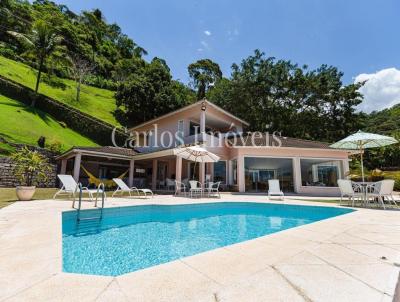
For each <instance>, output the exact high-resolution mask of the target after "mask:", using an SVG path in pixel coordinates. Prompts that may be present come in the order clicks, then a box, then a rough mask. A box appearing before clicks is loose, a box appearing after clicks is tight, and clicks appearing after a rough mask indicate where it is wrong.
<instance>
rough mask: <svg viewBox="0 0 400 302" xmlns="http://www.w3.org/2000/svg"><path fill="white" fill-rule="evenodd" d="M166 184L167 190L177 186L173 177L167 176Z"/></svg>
mask: <svg viewBox="0 0 400 302" xmlns="http://www.w3.org/2000/svg"><path fill="white" fill-rule="evenodd" d="M165 184H166V187H167V190H169V189H171V188H172V190H173V189H174V188H175V181H174V180H173V179H170V178H166V179H165Z"/></svg>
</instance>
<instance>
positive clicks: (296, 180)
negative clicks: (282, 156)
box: [293, 157, 301, 193]
mask: <svg viewBox="0 0 400 302" xmlns="http://www.w3.org/2000/svg"><path fill="white" fill-rule="evenodd" d="M293 186H294V192H295V193H299V192H300V188H301V165H300V158H299V157H294V158H293Z"/></svg>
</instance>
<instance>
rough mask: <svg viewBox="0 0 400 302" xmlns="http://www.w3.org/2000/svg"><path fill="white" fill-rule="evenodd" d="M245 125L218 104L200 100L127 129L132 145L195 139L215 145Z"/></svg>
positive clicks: (173, 144)
mask: <svg viewBox="0 0 400 302" xmlns="http://www.w3.org/2000/svg"><path fill="white" fill-rule="evenodd" d="M248 125H249V124H248V123H247V122H245V121H243V120H242V119H240V118H238V117H236V116H234V115H233V114H231V113H229V112H227V111H225V110H224V109H222V108H221V107H219V106H217V105H215V104H213V103H211V102H209V101H207V100H201V101H198V102H196V103H193V104H191V105H188V106H186V107H183V108H181V109H178V110H176V111H173V112H170V113H167V114H165V115H163V116H160V117H157V118H155V119H152V120H149V121H147V122H145V123H142V124H140V125H137V126H135V127H133V128H131V129H130V130H129V131H130V133H131V135H132V137H133V138H134V140H135V146H136V147H144V148H148V147H150V148H169V147H176V146H180V145H184V144H193V143H196V142H201V143H204V144H205V145H213V146H217V145H218V144H219V141H220V140H221V138H223V137H225V136H227V135H233V134H235V133H242V132H243V130H244V129H245V128H246V127H247V126H248Z"/></svg>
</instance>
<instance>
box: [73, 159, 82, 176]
mask: <svg viewBox="0 0 400 302" xmlns="http://www.w3.org/2000/svg"><path fill="white" fill-rule="evenodd" d="M81 159H82V154H81V153H77V154H76V155H75V160H74V175H73V177H74V179H75V181H76V182H78V181H79V172H80V169H81Z"/></svg>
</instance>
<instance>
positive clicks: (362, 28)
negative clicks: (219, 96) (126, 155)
mask: <svg viewBox="0 0 400 302" xmlns="http://www.w3.org/2000/svg"><path fill="white" fill-rule="evenodd" d="M56 2H58V3H63V4H66V5H68V7H69V8H70V9H72V10H73V11H75V12H78V11H80V10H83V9H85V10H87V9H93V8H100V9H101V10H102V11H103V13H104V15H105V16H106V19H107V21H108V22H116V23H118V24H119V25H120V26H121V28H122V30H123V32H124V33H126V34H128V35H129V36H130V37H131V38H132V39H134V40H135V42H137V43H138V44H139V45H141V46H142V47H144V48H145V49H146V50H148V52H149V55H148V57H147V59H148V60H150V59H151V58H152V57H154V56H158V57H161V58H164V59H166V61H167V63H168V65H169V66H170V68H171V71H172V73H173V75H174V77H175V78H176V79H180V80H181V81H183V82H188V80H189V79H188V75H187V66H188V64H190V63H192V62H194V61H196V60H198V59H201V58H210V59H212V60H214V61H216V62H217V63H219V64H220V66H221V69H222V71H223V73H224V75H226V76H228V75H229V74H230V66H231V64H232V63H233V62H236V63H239V62H240V61H241V59H243V58H245V57H247V56H248V55H250V54H252V52H253V50H254V49H256V48H259V49H260V50H262V51H264V52H265V53H266V54H267V55H270V56H275V57H277V58H283V59H290V60H292V61H293V62H297V63H299V64H301V65H303V64H307V65H309V66H310V67H317V66H319V65H321V64H329V65H334V66H337V67H338V68H339V69H340V70H342V71H343V72H344V74H345V75H344V80H345V83H350V82H353V81H354V79H355V77H357V76H358V75H360V74H367V76H370V77H372V76H375V74H376V73H377V72H378V71H380V70H384V69H387V68H397V67H398V66H399V65H400V35H399V29H400V26H399V25H400V18H399V13H400V1H398V0H397V1H396V0H257V1H255V0H248V1H244V0H242V1H236V0H230V1H229V0H203V1H200V0H198V1H194V0H193V1H192V0H167V1H166V0H158V1H155V0H154V1H150V0H147V1H143V0H142V1H136V0H135V1H128V0H112V1H110V0H85V1H79V0H57V1H56ZM396 71H398V70H397V69H396ZM399 76H400V71H399ZM363 78H365V76H364V77H363ZM399 84H400V81H399ZM398 97H399V100H400V93H399V96H398Z"/></svg>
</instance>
